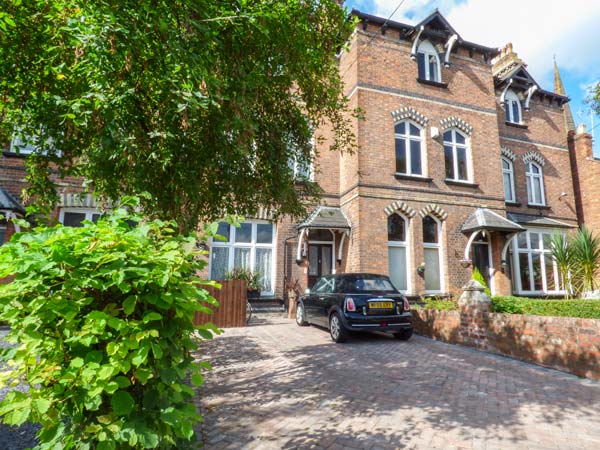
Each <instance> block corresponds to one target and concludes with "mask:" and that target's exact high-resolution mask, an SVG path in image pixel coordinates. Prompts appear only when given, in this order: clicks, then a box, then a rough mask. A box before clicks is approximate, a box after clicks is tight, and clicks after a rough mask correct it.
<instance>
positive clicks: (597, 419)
mask: <svg viewBox="0 0 600 450" xmlns="http://www.w3.org/2000/svg"><path fill="white" fill-rule="evenodd" d="M202 352H203V353H204V352H207V353H208V359H209V360H210V361H211V362H212V363H213V365H214V366H215V368H214V370H213V371H212V372H211V373H210V374H208V375H207V380H206V385H205V387H204V388H203V400H202V403H203V405H204V414H205V419H206V427H205V433H206V438H207V448H209V449H222V448H228V449H229V448H231V449H234V448H244V449H254V448H257V449H258V448H260V449H293V448H301V449H303V448H319V449H320V448H327V449H373V450H375V449H388V448H389V449H395V448H410V449H417V448H418V449H445V450H450V449H487V450H492V449H502V450H504V449H561V450H562V449H595V450H598V449H600V383H597V382H592V381H589V380H582V379H579V378H577V377H574V376H571V375H567V374H563V373H561V372H557V371H553V370H546V369H543V368H540V367H537V366H534V365H529V364H525V363H521V362H517V361H513V360H510V359H507V358H503V357H498V356H493V355H489V354H486V353H480V352H477V351H474V350H470V349H465V348H461V347H457V346H451V345H447V344H443V343H439V342H436V341H432V340H429V339H427V338H423V337H418V336H417V337H413V339H411V340H410V341H409V342H400V341H396V340H394V339H390V338H387V337H385V336H365V337H360V338H357V339H354V340H353V341H351V342H350V343H348V344H344V345H339V344H338V345H335V344H333V343H332V342H331V341H330V339H329V336H328V334H327V333H326V332H325V331H323V330H321V329H318V328H314V327H309V328H300V327H297V326H296V325H295V324H294V323H293V322H292V321H289V320H287V319H283V318H268V319H262V323H260V324H255V325H254V326H250V327H248V328H239V329H228V330H227V331H226V333H225V334H223V335H222V336H220V337H218V338H217V339H215V340H214V341H212V342H208V343H206V344H205V345H204V348H203V350H202Z"/></svg>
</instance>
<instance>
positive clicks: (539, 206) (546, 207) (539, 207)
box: [527, 203, 552, 210]
mask: <svg viewBox="0 0 600 450" xmlns="http://www.w3.org/2000/svg"><path fill="white" fill-rule="evenodd" d="M527 207H528V208H532V209H544V210H549V209H552V208H551V207H550V206H547V205H531V204H529V203H528V204H527Z"/></svg>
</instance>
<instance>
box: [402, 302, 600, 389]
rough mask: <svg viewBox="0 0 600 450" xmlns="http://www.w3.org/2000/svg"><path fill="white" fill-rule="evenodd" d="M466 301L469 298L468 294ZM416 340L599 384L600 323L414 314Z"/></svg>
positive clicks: (477, 312) (469, 311)
mask: <svg viewBox="0 0 600 450" xmlns="http://www.w3.org/2000/svg"><path fill="white" fill-rule="evenodd" d="M463 295H464V294H463ZM413 321H414V330H415V332H416V333H417V334H421V335H423V336H428V337H430V338H433V339H437V340H440V341H444V342H448V343H452V344H461V345H468V346H471V347H475V348H478V349H480V350H484V351H487V352H492V353H498V354H501V355H505V356H510V357H512V358H516V359H520V360H523V361H528V362H533V363H536V364H540V365H543V366H546V367H551V368H554V369H558V370H562V371H565V372H570V373H573V374H575V375H579V376H582V377H587V378H592V379H596V380H600V320H598V319H579V318H570V317H546V316H532V315H521V314H499V313H492V312H487V311H485V310H482V309H481V308H475V309H473V305H469V304H467V305H464V304H463V305H461V307H460V310H458V311H437V310H433V309H415V310H413Z"/></svg>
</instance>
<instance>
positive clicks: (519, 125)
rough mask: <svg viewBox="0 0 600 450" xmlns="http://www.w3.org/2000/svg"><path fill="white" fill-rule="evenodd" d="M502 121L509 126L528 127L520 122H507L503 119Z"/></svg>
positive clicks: (524, 128) (523, 128)
mask: <svg viewBox="0 0 600 450" xmlns="http://www.w3.org/2000/svg"><path fill="white" fill-rule="evenodd" d="M504 123H505V124H506V125H507V126H509V127H515V128H521V129H522V130H526V129H527V128H528V127H527V125H525V124H522V123H514V122H508V121H505V122H504Z"/></svg>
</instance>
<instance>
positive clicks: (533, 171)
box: [0, 10, 600, 298]
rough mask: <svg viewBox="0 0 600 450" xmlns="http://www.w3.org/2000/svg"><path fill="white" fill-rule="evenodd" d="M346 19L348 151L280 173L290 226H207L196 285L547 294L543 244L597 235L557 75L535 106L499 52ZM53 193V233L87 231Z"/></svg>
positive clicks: (535, 87)
mask: <svg viewBox="0 0 600 450" xmlns="http://www.w3.org/2000/svg"><path fill="white" fill-rule="evenodd" d="M352 14H353V15H354V16H356V17H358V19H359V22H358V25H357V28H356V32H355V33H354V34H353V36H352V38H351V40H350V42H349V45H348V48H349V51H348V52H343V53H341V54H340V56H339V67H340V72H341V75H342V78H343V80H344V82H345V94H346V95H347V96H348V98H349V99H350V105H351V107H353V108H354V107H359V108H361V110H362V112H363V117H364V118H363V119H362V120H358V119H352V120H353V122H352V127H353V131H354V133H355V134H356V136H357V140H358V151H356V152H354V153H352V154H339V153H333V152H329V151H327V150H326V149H325V148H317V150H319V151H318V152H317V153H318V157H317V158H316V160H315V161H314V163H313V165H312V167H310V168H307V167H295V170H297V172H298V175H299V176H302V177H308V178H309V179H311V180H312V181H313V182H315V183H318V184H319V185H320V186H321V188H322V189H323V191H324V195H323V198H322V201H321V204H319V205H313V207H311V208H310V214H309V215H308V216H307V217H306V218H304V219H303V220H299V221H295V220H292V219H290V218H284V219H282V220H280V221H277V222H273V221H272V220H270V215H269V212H268V211H263V212H262V213H261V214H259V215H258V217H255V218H252V219H249V220H247V221H246V222H245V223H243V224H242V226H241V227H239V228H236V227H232V226H229V225H227V224H226V223H221V224H220V226H219V233H220V234H221V235H223V236H224V237H225V238H226V240H225V241H214V242H212V243H211V245H210V258H209V261H210V262H209V267H208V269H207V273H206V276H208V277H210V278H212V279H222V278H223V277H224V276H225V275H226V273H227V272H228V271H230V270H232V269H233V268H234V267H245V268H248V269H250V270H252V271H255V272H259V273H260V277H261V284H262V294H263V298H282V297H284V296H285V286H286V283H287V282H293V281H296V280H298V281H299V283H300V285H301V286H302V287H311V286H312V284H313V283H314V282H315V281H316V280H317V279H318V278H319V277H320V276H322V275H325V274H329V273H334V272H350V271H351V272H359V271H360V272H377V273H385V274H389V275H390V277H391V278H392V280H393V282H394V283H395V285H396V286H397V287H398V288H399V289H400V290H401V291H403V292H405V293H406V294H407V295H408V296H409V297H416V296H425V295H437V296H447V295H455V294H457V293H458V292H459V291H460V289H461V287H462V286H463V285H464V284H465V283H466V281H467V280H468V279H469V278H470V277H471V271H472V268H473V267H477V268H479V270H480V271H481V272H482V274H483V275H484V277H485V278H486V280H487V281H488V284H489V285H490V287H491V289H492V292H493V293H495V294H511V293H512V294H517V295H528V296H548V295H560V294H561V293H562V291H563V289H564V286H563V282H562V280H560V278H559V275H558V271H557V269H556V267H555V264H554V262H553V261H552V258H551V256H550V252H549V247H548V237H549V236H550V235H551V234H552V233H555V232H566V231H568V230H570V229H573V228H575V227H577V226H578V225H580V224H583V223H585V224H586V225H589V226H591V227H592V228H595V229H596V230H597V231H598V232H600V177H599V176H598V175H600V161H598V160H596V159H595V158H594V157H593V153H592V145H591V144H592V142H591V136H590V135H589V134H588V133H586V132H585V129H584V128H581V127H580V128H578V129H577V130H576V127H575V123H574V121H573V117H572V114H571V111H570V109H569V104H568V101H569V99H568V97H567V96H566V93H565V92H564V88H563V85H562V82H561V80H560V75H559V73H558V68H557V67H556V65H555V83H554V84H555V85H554V89H553V91H548V90H545V89H543V88H542V87H541V86H540V85H539V84H538V83H537V82H536V81H535V80H534V79H533V78H532V76H531V75H530V74H529V72H528V70H527V65H526V64H525V63H524V62H523V61H522V60H521V59H519V58H518V56H517V54H516V53H515V52H514V51H513V48H512V45H511V44H508V45H507V46H505V47H504V48H501V49H498V48H491V47H486V46H483V45H479V44H476V43H472V42H468V41H465V40H464V39H463V38H462V37H461V36H460V35H459V34H458V32H457V31H456V30H454V29H453V28H452V26H451V25H450V24H449V23H448V22H447V20H446V19H445V18H444V17H443V15H442V14H441V13H440V12H439V11H437V10H436V11H435V12H434V13H432V14H431V15H430V16H428V17H427V18H425V19H424V20H423V21H422V22H420V23H419V24H417V25H407V24H403V23H398V22H394V21H388V20H385V19H383V18H380V17H375V16H372V15H368V14H364V13H362V12H359V11H356V10H354V11H353V12H352ZM321 131H322V132H323V133H324V134H325V135H326V134H327V132H328V131H327V130H326V129H324V130H321ZM23 177H24V171H23V164H22V157H19V156H16V155H15V154H14V152H13V151H11V149H10V148H9V149H7V151H6V152H4V153H3V156H2V158H1V160H0V187H2V189H3V190H2V194H1V195H0V200H2V209H6V208H8V209H10V210H11V211H13V213H14V214H22V209H23V208H22V206H21V205H20V204H19V202H18V201H17V200H16V199H17V198H18V195H19V193H20V189H21V188H22V187H23V186H24V181H23ZM59 188H60V189H61V192H60V194H61V199H62V202H61V205H60V206H59V208H58V210H57V212H56V215H57V219H59V220H60V221H61V222H63V223H65V224H70V225H77V224H79V223H81V220H82V219H84V218H87V219H93V218H94V216H93V215H94V214H97V212H98V210H97V208H96V205H95V204H94V203H93V199H92V198H91V197H90V196H86V195H79V193H80V192H81V183H80V182H78V181H77V180H68V181H62V182H61V184H60V186H59ZM5 192H6V193H7V195H5V194H4V193H5ZM4 198H6V199H10V200H7V201H5V200H4ZM5 203H6V205H7V206H6V207H5ZM10 205H12V206H10ZM11 208H12V209H11ZM10 232H11V231H10V230H6V233H7V235H8V234H10Z"/></svg>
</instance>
